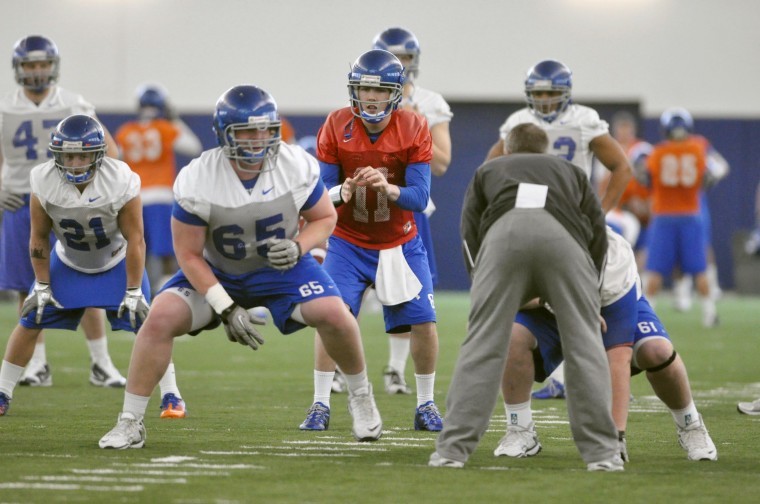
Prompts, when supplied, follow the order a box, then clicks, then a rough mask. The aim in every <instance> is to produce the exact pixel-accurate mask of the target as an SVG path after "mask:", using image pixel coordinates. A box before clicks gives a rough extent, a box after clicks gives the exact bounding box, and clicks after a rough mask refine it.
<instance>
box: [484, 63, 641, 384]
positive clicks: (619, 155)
mask: <svg viewBox="0 0 760 504" xmlns="http://www.w3.org/2000/svg"><path fill="white" fill-rule="evenodd" d="M572 88H573V80H572V72H571V71H570V69H569V68H568V67H567V66H566V65H564V64H563V63H561V62H559V61H556V60H543V61H540V62H538V63H536V64H535V65H534V66H533V67H531V68H530V69H529V70H528V74H527V76H526V78H525V100H526V102H527V105H528V106H527V107H525V108H522V109H520V110H518V111H517V112H515V113H513V114H511V115H510V116H509V117H508V118H507V120H506V121H505V122H504V124H502V125H501V128H500V129H499V139H498V140H497V141H496V143H494V144H493V146H491V149H490V150H489V151H488V155H487V156H486V160H488V159H493V158H494V157H497V156H502V155H504V154H505V151H504V145H505V140H506V138H507V135H508V134H509V132H510V130H511V129H512V128H514V127H515V126H516V125H518V124H520V123H532V124H535V125H537V126H539V127H540V128H541V129H543V130H544V131H545V132H546V134H547V135H548V136H549V150H548V152H549V154H554V155H556V156H559V157H561V158H563V159H566V160H568V161H570V162H571V163H573V164H575V165H577V166H579V167H580V168H581V169H582V170H583V171H585V172H586V174H587V175H588V176H589V177H591V171H592V168H593V165H592V160H593V158H596V159H597V160H599V162H601V163H602V165H604V166H605V167H606V168H607V169H608V170H609V171H610V172H611V176H610V179H609V183H608V185H607V191H606V192H605V193H604V194H603V195H602V198H601V201H602V210H603V211H604V212H605V213H606V212H609V211H610V210H612V209H613V208H614V207H615V205H616V204H617V203H618V201H620V197H621V196H622V194H623V191H625V188H626V186H627V185H628V181H629V180H630V178H631V176H632V173H633V172H632V169H631V165H630V163H629V162H628V158H627V157H626V155H625V152H623V149H622V148H621V147H620V144H618V143H617V141H616V140H615V139H614V138H612V136H610V134H609V126H608V124H607V122H606V121H603V120H602V119H600V118H599V114H598V113H597V112H596V111H595V110H594V109H592V108H589V107H586V106H584V105H578V104H576V103H573V100H572ZM533 397H535V398H536V399H549V398H564V397H565V387H564V373H563V369H562V366H559V367H558V368H557V370H556V371H555V372H554V373H553V374H552V376H551V377H550V379H549V383H548V384H547V386H546V387H544V388H543V389H541V390H539V391H536V392H535V394H534V396H533Z"/></svg>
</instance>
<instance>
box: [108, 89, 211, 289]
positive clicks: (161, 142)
mask: <svg viewBox="0 0 760 504" xmlns="http://www.w3.org/2000/svg"><path fill="white" fill-rule="evenodd" d="M137 101H138V111H137V120H136V121H129V122H127V123H125V124H123V125H122V126H121V127H120V128H119V129H118V131H116V135H115V139H116V143H117V144H118V146H119V151H120V153H121V158H122V159H123V160H124V161H125V162H126V163H127V164H128V165H129V167H130V168H132V171H134V172H135V173H137V174H138V175H139V176H140V181H141V183H142V189H141V191H140V197H141V198H142V202H143V221H144V222H145V243H146V246H147V254H148V255H147V257H148V259H147V270H148V277H149V278H150V284H151V286H152V288H153V289H154V291H157V290H158V289H159V288H160V287H161V286H162V285H163V284H164V282H165V281H166V280H167V279H168V278H169V277H170V276H171V275H173V274H174V273H175V272H176V271H177V260H176V259H175V257H174V249H173V248H172V241H171V238H170V237H171V214H172V203H173V201H174V196H173V193H172V185H173V184H174V179H175V177H176V175H177V166H176V159H175V157H174V153H175V152H176V153H178V154H181V155H184V156H188V157H195V156H197V155H199V154H200V153H201V150H202V146H201V141H200V140H199V139H198V137H197V136H196V135H195V133H193V132H192V130H190V128H189V127H188V126H187V124H185V123H184V121H182V119H180V118H179V116H178V115H177V114H176V113H175V112H174V109H173V108H172V107H171V106H170V104H169V98H168V95H167V93H166V90H165V89H164V88H163V87H162V86H160V85H158V84H150V85H143V86H140V87H139V88H138V89H137Z"/></svg>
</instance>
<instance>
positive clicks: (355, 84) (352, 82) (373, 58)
mask: <svg viewBox="0 0 760 504" xmlns="http://www.w3.org/2000/svg"><path fill="white" fill-rule="evenodd" d="M362 87H376V88H381V89H387V90H389V91H390V93H391V94H390V96H389V97H388V99H387V100H382V101H363V100H360V99H359V88H362ZM403 87H404V67H403V65H401V62H400V61H399V60H398V58H397V57H395V56H394V55H393V54H391V53H389V52H388V51H385V50H383V49H372V50H371V51H367V52H365V53H364V54H362V55H361V56H359V57H358V58H356V61H354V64H353V65H352V66H351V72H349V74H348V96H349V98H350V99H351V110H352V111H353V113H354V115H355V116H356V117H359V118H361V119H363V120H365V121H367V122H369V123H379V122H381V121H382V120H383V119H385V118H386V117H388V116H390V115H391V114H392V113H393V111H394V110H396V108H397V107H398V104H399V103H400V102H401V93H402V89H403ZM382 104H385V108H384V109H383V110H381V111H378V112H376V113H372V112H368V111H366V110H365V107H367V106H368V105H373V106H375V105H382Z"/></svg>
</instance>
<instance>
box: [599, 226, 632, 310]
mask: <svg viewBox="0 0 760 504" xmlns="http://www.w3.org/2000/svg"><path fill="white" fill-rule="evenodd" d="M607 242H608V244H609V245H608V247H607V263H606V264H605V266H604V278H603V279H602V289H601V291H600V294H601V297H602V306H609V305H611V304H612V303H614V302H615V301H617V300H618V299H620V298H621V297H623V296H625V295H626V294H627V293H628V291H630V290H631V288H632V287H633V286H634V285H635V286H636V299H638V298H639V297H641V281H640V280H639V272H638V270H637V269H636V257H635V256H634V255H633V249H632V248H631V246H630V245H629V244H628V242H627V241H626V240H625V238H623V237H622V236H621V235H619V234H618V233H616V232H615V231H613V230H612V229H611V228H610V227H609V226H607Z"/></svg>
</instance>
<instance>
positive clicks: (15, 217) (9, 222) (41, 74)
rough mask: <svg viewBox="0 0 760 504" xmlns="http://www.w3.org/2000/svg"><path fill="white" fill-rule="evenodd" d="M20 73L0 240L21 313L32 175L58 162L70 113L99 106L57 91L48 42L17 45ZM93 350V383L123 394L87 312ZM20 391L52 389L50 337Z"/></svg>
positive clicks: (3, 108) (7, 108)
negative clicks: (60, 128)
mask: <svg viewBox="0 0 760 504" xmlns="http://www.w3.org/2000/svg"><path fill="white" fill-rule="evenodd" d="M12 64H13V69H14V72H15V76H16V82H17V83H18V89H16V90H15V91H13V92H11V93H9V94H8V95H6V96H5V97H4V98H3V99H2V101H0V160H1V161H2V163H1V164H2V175H0V209H2V210H3V211H4V213H3V222H2V233H1V234H0V289H4V290H11V291H16V292H18V295H19V308H20V307H21V304H22V302H23V300H24V298H25V297H26V295H27V293H29V290H30V289H31V288H32V285H33V284H34V270H33V269H32V263H31V261H30V260H29V232H30V231H29V230H30V223H29V218H30V217H29V199H30V196H29V195H30V193H31V186H30V183H29V172H30V171H31V169H32V168H33V167H34V166H36V165H38V164H40V163H44V162H45V161H46V160H48V159H50V158H51V157H52V154H50V153H49V152H48V149H47V145H48V141H49V139H50V133H51V132H52V131H53V129H54V128H55V127H56V125H57V124H58V123H59V122H61V121H62V120H63V119H64V118H66V117H68V116H69V115H71V114H87V115H89V116H92V117H95V107H93V106H92V105H91V104H90V103H88V102H87V101H85V99H84V98H83V97H82V96H81V95H78V94H76V93H72V92H71V91H67V90H66V89H63V88H61V87H59V86H57V85H56V83H57V82H58V77H59V74H60V66H61V58H60V54H59V52H58V47H57V46H56V45H55V43H54V42H53V41H52V40H50V39H49V38H47V37H43V36H40V35H30V36H28V37H24V38H22V39H20V40H19V41H17V42H16V43H15V45H14V46H13V57H12ZM103 131H104V134H105V142H106V146H107V147H106V155H108V156H111V157H118V148H117V146H116V142H114V140H113V138H111V135H110V134H109V133H108V130H106V129H105V128H104V129H103ZM81 325H82V329H83V331H84V333H85V337H86V338H87V346H88V348H89V351H90V359H91V365H90V383H92V384H93V385H96V386H100V387H123V386H124V384H125V379H124V377H123V376H122V375H121V373H119V370H118V369H116V367H115V366H114V365H113V362H112V361H111V356H110V355H109V353H108V340H107V339H106V332H105V320H104V314H103V312H102V310H97V309H87V310H85V314H84V316H83V317H82V319H81ZM20 384H21V385H32V386H43V387H49V386H51V385H52V384H53V377H52V373H51V371H50V366H49V365H48V362H47V355H46V351H45V341H44V336H43V335H42V333H40V335H39V337H38V338H37V345H36V346H35V348H34V355H33V356H32V358H31V360H30V361H29V364H28V365H27V367H26V370H25V372H24V374H23V375H22V377H21V381H20Z"/></svg>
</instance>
